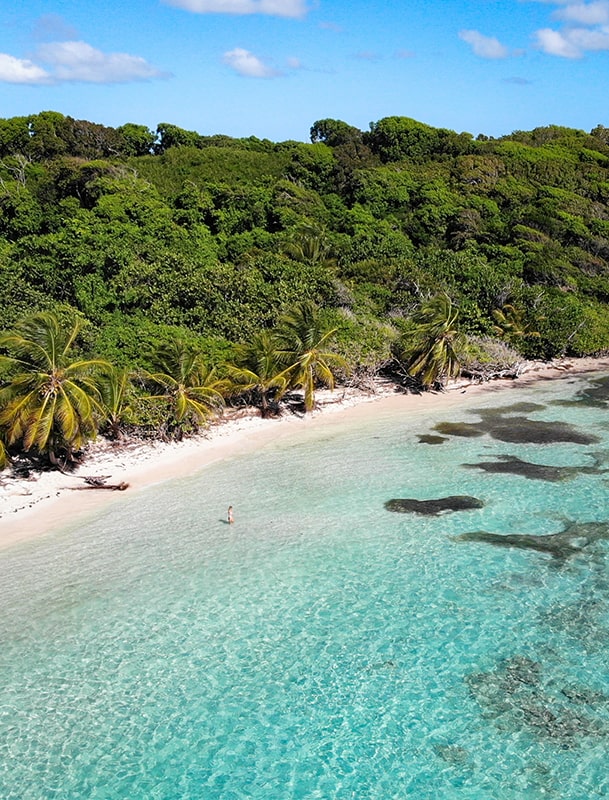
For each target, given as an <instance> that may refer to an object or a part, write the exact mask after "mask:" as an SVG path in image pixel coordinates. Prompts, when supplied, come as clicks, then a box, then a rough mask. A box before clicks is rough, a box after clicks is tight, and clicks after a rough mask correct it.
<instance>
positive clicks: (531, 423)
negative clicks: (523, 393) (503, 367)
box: [434, 403, 599, 445]
mask: <svg viewBox="0 0 609 800" xmlns="http://www.w3.org/2000/svg"><path fill="white" fill-rule="evenodd" d="M541 408H543V406H537V405H535V404H533V403H531V404H517V405H514V406H508V407H501V408H491V409H480V410H477V411H473V412H472V413H474V414H478V416H479V417H480V421H479V422H439V423H438V424H437V425H436V426H435V428H434V430H436V431H437V432H438V433H440V434H442V435H446V436H462V437H476V436H484V435H485V434H486V435H488V436H490V437H491V438H493V439H496V440H498V441H501V442H510V443H513V444H552V443H557V442H572V443H573V444H584V445H586V444H595V443H597V442H598V441H599V439H598V438H597V437H596V436H592V435H591V434H588V433H584V432H583V431H580V430H578V429H577V428H576V427H575V426H574V425H570V424H568V423H566V422H560V421H559V420H555V421H552V422H547V421H544V420H533V419H529V418H528V417H525V416H522V415H521V413H519V414H516V415H515V414H514V412H515V411H518V412H522V411H523V410H526V411H527V412H530V411H536V410H539V409H541Z"/></svg>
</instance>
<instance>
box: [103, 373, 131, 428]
mask: <svg viewBox="0 0 609 800" xmlns="http://www.w3.org/2000/svg"><path fill="white" fill-rule="evenodd" d="M98 384H99V391H100V395H101V407H102V415H103V431H102V432H103V433H104V435H106V436H107V437H108V438H109V439H120V438H121V437H122V435H123V431H122V426H123V425H124V423H125V422H128V421H130V419H131V416H132V408H131V399H132V397H131V391H130V390H131V373H130V372H129V370H128V369H126V368H125V367H115V366H110V367H109V369H107V370H104V371H102V372H101V373H100V375H99V378H98Z"/></svg>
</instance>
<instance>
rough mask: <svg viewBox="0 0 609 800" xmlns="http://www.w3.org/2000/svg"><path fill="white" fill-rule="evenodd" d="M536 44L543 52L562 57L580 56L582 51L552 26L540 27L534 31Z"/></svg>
mask: <svg viewBox="0 0 609 800" xmlns="http://www.w3.org/2000/svg"><path fill="white" fill-rule="evenodd" d="M535 39H536V42H537V46H538V47H539V49H540V50H542V51H543V52H544V53H547V54H548V55H551V56H561V57H562V58H581V57H582V53H581V50H579V48H577V47H575V45H574V44H573V43H572V42H569V41H568V39H567V38H566V37H565V36H564V35H563V34H562V33H561V32H560V31H554V30H552V28H542V29H541V30H539V31H536V33H535Z"/></svg>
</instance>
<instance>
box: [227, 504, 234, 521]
mask: <svg viewBox="0 0 609 800" xmlns="http://www.w3.org/2000/svg"><path fill="white" fill-rule="evenodd" d="M226 521H227V522H228V524H229V525H232V524H233V522H234V521H235V518H234V517H233V507H232V506H229V507H228V512H227V514H226Z"/></svg>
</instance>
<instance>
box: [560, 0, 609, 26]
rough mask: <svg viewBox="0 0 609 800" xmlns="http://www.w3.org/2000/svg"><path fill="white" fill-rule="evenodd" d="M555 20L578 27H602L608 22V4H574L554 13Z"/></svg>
mask: <svg viewBox="0 0 609 800" xmlns="http://www.w3.org/2000/svg"><path fill="white" fill-rule="evenodd" d="M553 17H554V18H555V19H561V20H565V21H566V22H576V23H579V24H580V25H603V24H606V23H608V22H609V2H606V0H598V2H595V3H574V4H569V5H567V6H565V7H564V8H561V9H560V10H559V11H555V12H554V14H553Z"/></svg>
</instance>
